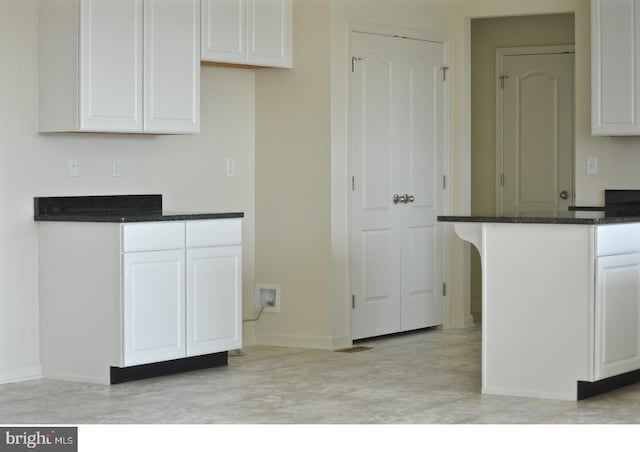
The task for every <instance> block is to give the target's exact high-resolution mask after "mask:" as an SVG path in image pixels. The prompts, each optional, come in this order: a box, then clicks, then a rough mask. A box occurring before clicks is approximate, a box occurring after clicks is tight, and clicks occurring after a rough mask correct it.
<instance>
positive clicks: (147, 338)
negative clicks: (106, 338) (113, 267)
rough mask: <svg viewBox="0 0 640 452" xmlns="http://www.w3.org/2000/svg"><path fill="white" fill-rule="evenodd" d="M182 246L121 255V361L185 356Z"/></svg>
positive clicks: (159, 359)
mask: <svg viewBox="0 0 640 452" xmlns="http://www.w3.org/2000/svg"><path fill="white" fill-rule="evenodd" d="M184 266H185V255H184V250H173V251H152V252H143V253H125V254H124V256H123V279H124V284H123V291H124V293H123V330H124V365H125V366H133V365H137V364H146V363H151V362H156V361H166V360H170V359H177V358H184V357H185V350H186V349H185V330H184V324H185V315H184V312H185V282H184V274H185V273H184V272H185V268H184Z"/></svg>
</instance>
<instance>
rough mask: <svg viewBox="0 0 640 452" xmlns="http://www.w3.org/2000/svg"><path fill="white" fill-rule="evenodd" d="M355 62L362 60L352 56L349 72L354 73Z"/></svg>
mask: <svg viewBox="0 0 640 452" xmlns="http://www.w3.org/2000/svg"><path fill="white" fill-rule="evenodd" d="M356 61H362V58H360V57H357V56H352V57H351V72H355V71H356Z"/></svg>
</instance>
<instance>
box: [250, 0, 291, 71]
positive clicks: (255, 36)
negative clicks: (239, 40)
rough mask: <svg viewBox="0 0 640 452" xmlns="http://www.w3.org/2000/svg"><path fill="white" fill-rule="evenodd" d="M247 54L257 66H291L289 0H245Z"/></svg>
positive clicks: (251, 62)
mask: <svg viewBox="0 0 640 452" xmlns="http://www.w3.org/2000/svg"><path fill="white" fill-rule="evenodd" d="M247 8H248V11H247V16H248V19H247V20H248V28H247V32H248V43H247V58H248V61H249V63H250V64H255V65H259V66H273V67H287V68H290V67H291V22H292V19H291V14H292V7H291V0H248V5H247Z"/></svg>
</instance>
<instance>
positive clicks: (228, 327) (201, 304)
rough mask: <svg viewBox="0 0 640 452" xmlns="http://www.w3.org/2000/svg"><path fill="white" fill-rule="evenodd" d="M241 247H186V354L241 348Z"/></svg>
mask: <svg viewBox="0 0 640 452" xmlns="http://www.w3.org/2000/svg"><path fill="white" fill-rule="evenodd" d="M241 261H242V247H241V246H223V247H211V248H196V249H187V275H189V277H188V278H189V279H188V281H187V356H195V355H203V354H207V353H217V352H221V351H226V350H233V349H238V348H241V347H242V313H241V307H242V302H241V300H242V278H241V267H242V262H241Z"/></svg>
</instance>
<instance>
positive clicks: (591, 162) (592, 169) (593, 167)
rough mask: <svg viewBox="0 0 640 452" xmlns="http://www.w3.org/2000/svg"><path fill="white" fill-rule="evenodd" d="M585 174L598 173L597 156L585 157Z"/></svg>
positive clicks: (593, 174) (592, 174)
mask: <svg viewBox="0 0 640 452" xmlns="http://www.w3.org/2000/svg"><path fill="white" fill-rule="evenodd" d="M587 174H588V175H590V176H595V175H596V174H598V157H587Z"/></svg>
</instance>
